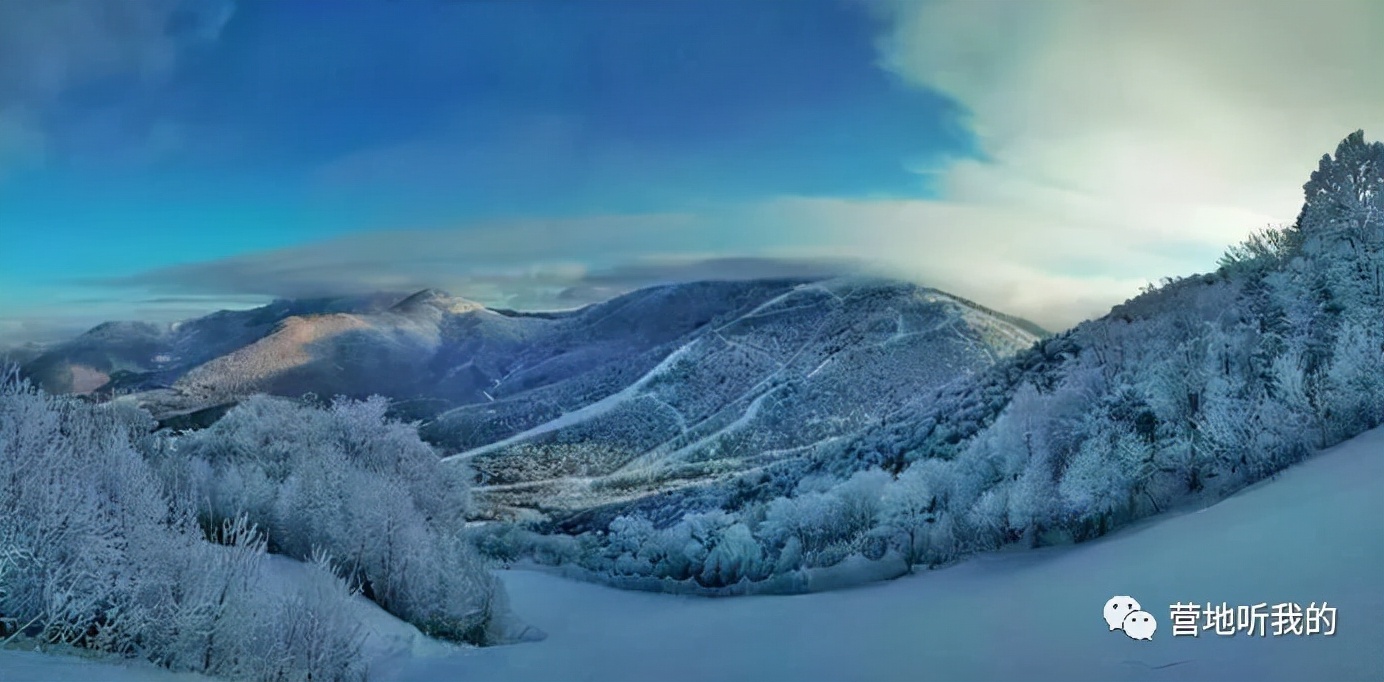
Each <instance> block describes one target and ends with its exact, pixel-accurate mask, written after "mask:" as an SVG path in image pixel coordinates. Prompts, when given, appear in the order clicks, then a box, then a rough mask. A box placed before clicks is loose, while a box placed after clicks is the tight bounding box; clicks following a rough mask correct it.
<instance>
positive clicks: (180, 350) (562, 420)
mask: <svg viewBox="0 0 1384 682" xmlns="http://www.w3.org/2000/svg"><path fill="white" fill-rule="evenodd" d="M392 301H393V302H386V299H385V298H382V297H375V298H368V299H342V300H335V301H316V302H280V303H276V304H274V305H273V306H269V307H266V308H262V309H257V310H254V311H243V312H234V313H230V312H228V313H217V314H215V315H211V316H208V317H205V318H200V319H198V320H192V321H189V322H186V323H183V324H181V325H178V326H177V327H176V328H171V329H161V328H158V327H155V326H153V325H103V326H102V327H100V328H97V329H96V330H93V331H92V332H90V333H88V334H87V335H84V336H83V337H81V338H79V339H76V340H74V341H72V342H69V343H68V344H64V345H62V346H59V347H58V348H55V349H53V350H52V351H50V352H49V353H48V354H46V355H45V356H44V357H42V358H40V359H38V360H36V361H34V362H32V363H30V365H29V366H28V368H27V369H28V372H29V373H30V374H31V375H33V374H41V375H42V376H45V377H49V379H50V380H49V381H48V382H47V383H48V384H49V385H51V386H56V387H57V388H59V389H61V390H69V389H74V388H81V389H83V390H85V391H91V390H95V389H97V388H100V389H101V390H103V391H109V390H112V389H119V390H121V391H135V393H134V394H133V395H131V396H128V397H127V398H124V399H125V400H129V401H133V402H137V403H138V404H140V405H142V406H144V407H146V408H147V409H149V410H150V411H152V412H153V413H154V414H155V416H156V417H158V418H160V419H163V420H164V421H165V423H168V424H173V425H176V426H179V427H183V426H191V425H205V423H206V422H207V421H209V420H211V419H215V418H217V417H219V415H220V414H221V413H223V412H224V409H225V408H224V406H227V405H229V404H232V403H235V402H238V401H239V400H241V399H243V398H244V397H245V396H247V395H250V394H253V393H257V392H265V393H270V394H276V395H285V396H290V397H298V396H301V395H303V394H306V393H313V394H316V395H319V396H324V397H326V396H332V395H338V394H343V395H349V396H355V397H364V396H368V395H371V394H380V395H385V396H388V397H390V398H392V399H393V400H394V408H393V409H394V410H395V412H396V413H398V414H400V415H402V416H405V417H408V418H412V419H425V420H430V421H429V423H427V424H425V426H424V428H423V431H422V433H423V436H424V437H425V438H426V439H428V440H429V441H431V442H433V443H435V444H437V445H439V446H441V447H442V449H443V450H444V451H446V452H448V453H460V454H458V455H456V456H455V457H454V458H453V460H452V461H455V462H465V463H467V464H469V465H470V466H471V467H472V469H473V470H475V471H477V472H479V474H480V479H481V483H482V485H483V487H482V488H481V489H479V490H478V493H479V494H480V495H481V497H482V499H484V500H487V501H489V502H490V503H492V504H493V505H495V506H496V507H499V508H501V509H503V508H506V507H528V508H532V507H536V506H542V507H543V508H545V509H546V510H549V511H562V512H571V511H581V510H588V509H592V508H595V507H600V506H605V505H612V504H621V503H623V502H625V501H631V500H637V499H640V498H644V497H647V496H648V495H650V494H652V493H655V492H659V491H667V490H670V489H678V488H683V487H687V486H689V485H697V484H704V483H707V482H710V481H716V480H720V479H723V478H725V477H726V476H728V475H733V474H743V473H745V472H750V471H755V470H757V469H759V468H762V467H763V466H765V465H768V464H783V463H784V462H785V461H787V460H792V459H794V458H796V457H800V456H801V455H803V454H804V453H806V452H807V451H809V450H810V449H811V448H813V447H814V446H817V445H820V444H822V443H826V442H830V441H832V440H834V439H838V438H841V437H843V436H845V435H848V434H854V433H856V432H860V431H862V430H866V429H870V428H872V427H873V426H876V425H878V423H879V420H880V419H881V418H882V417H883V416H884V415H885V414H887V413H889V412H892V411H894V410H896V409H897V407H898V406H899V405H901V404H905V403H909V402H915V401H917V400H919V399H920V398H921V397H925V396H928V395H930V394H931V393H932V392H933V390H934V389H936V388H937V387H939V386H942V385H945V384H947V383H949V382H952V381H954V380H956V379H958V378H961V377H964V376H967V375H970V374H972V373H974V372H977V371H980V370H983V369H984V368H986V367H988V366H990V365H992V364H993V363H994V362H995V361H997V360H999V359H1001V358H1005V357H1008V356H1010V355H1012V354H1013V353H1014V352H1016V351H1018V350H1021V349H1024V348H1027V347H1028V346H1030V345H1031V344H1032V343H1033V342H1034V340H1035V339H1036V338H1037V337H1036V336H1035V334H1034V332H1035V331H1041V330H1037V329H1036V328H1034V327H1033V326H1032V325H1030V324H1027V323H1025V322H1023V321H1021V320H1015V319H1013V318H1009V317H1006V316H1003V315H1000V314H998V313H995V312H993V311H990V310H987V309H985V308H982V307H980V306H978V305H976V304H973V303H971V302H969V301H965V300H962V299H958V298H955V297H952V296H949V295H947V294H944V293H942V292H938V291H935V290H931V289H926V288H923V287H919V286H916V285H911V284H904V283H899V282H892V281H886V280H874V279H863V278H839V279H831V280H822V281H805V280H762V281H748V282H693V283H685V284H674V285H666V286H659V287H653V288H649V289H644V290H640V291H636V292H633V293H630V294H626V295H624V296H620V297H617V298H615V299H612V300H610V301H608V302H606V303H602V304H598V305H594V306H590V307H587V308H584V309H582V310H579V311H571V312H566V313H550V314H524V313H515V312H512V311H493V310H489V309H486V308H484V307H482V306H480V305H477V304H475V303H472V302H470V301H465V300H463V299H458V298H454V297H451V296H449V295H447V294H445V293H443V292H439V291H434V290H427V291H422V292H419V293H417V294H414V295H412V296H409V297H407V298H403V299H402V300H400V299H399V298H398V297H395V298H394V299H392ZM64 372H66V374H64ZM78 379H81V380H82V381H80V382H79V381H78ZM74 382H75V383H74ZM78 383H80V384H81V385H80V386H78V385H77V384H78ZM448 408H452V409H448ZM439 413H440V414H439ZM434 417H435V419H434ZM603 513H604V512H603ZM604 515H605V516H608V515H609V514H608V513H604Z"/></svg>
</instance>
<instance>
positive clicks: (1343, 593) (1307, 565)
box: [377, 430, 1384, 682]
mask: <svg viewBox="0 0 1384 682" xmlns="http://www.w3.org/2000/svg"><path fill="white" fill-rule="evenodd" d="M1382 485H1384V430H1376V431H1373V432H1370V433H1367V434H1365V435H1363V436H1361V437H1358V438H1356V439H1353V440H1351V441H1349V442H1347V443H1345V444H1342V445H1340V446H1337V447H1335V448H1332V449H1330V450H1328V451H1326V452H1324V453H1322V454H1320V455H1318V456H1316V457H1314V458H1312V459H1310V460H1308V461H1307V462H1305V463H1303V464H1301V465H1299V466H1297V467H1294V468H1292V469H1290V470H1288V471H1285V472H1283V473H1282V474H1281V475H1280V476H1279V477H1278V478H1277V479H1275V480H1271V481H1266V482H1263V483H1261V484H1259V485H1257V486H1254V487H1253V488H1250V489H1247V490H1245V491H1243V492H1241V493H1240V494H1237V495H1235V496H1233V497H1231V498H1228V499H1226V500H1224V501H1222V502H1220V503H1218V504H1216V505H1214V506H1212V507H1210V508H1207V509H1204V510H1200V511H1192V512H1187V513H1182V514H1178V515H1168V516H1163V517H1160V518H1157V519H1153V520H1151V521H1149V522H1146V523H1144V524H1140V525H1138V526H1135V527H1132V528H1129V529H1126V530H1123V531H1120V532H1118V533H1115V534H1113V535H1111V536H1107V537H1106V538H1104V539H1102V540H1099V541H1095V542H1091V543H1087V544H1083V545H1077V546H1071V547H1060V548H1047V549H1041V550H1033V551H1013V552H1001V553H996V554H990V555H984V556H981V557H977V558H975V559H972V560H969V561H966V562H964V563H962V564H960V565H956V566H953V567H950V568H946V569H943V570H938V571H933V572H926V573H923V574H920V575H917V576H913V577H909V578H904V579H900V580H896V581H893V582H890V583H886V584H877V585H872V586H868V587H863V588H857V589H851V590H845V591H839V592H828V593H817V594H808V595H797V596H788V597H741V598H729V599H705V598H694V597H680V596H672V595H662V594H650V593H636V592H622V591H618V590H614V589H610V588H606V587H601V586H598V585H592V584H586V583H578V582H572V581H568V580H564V579H561V578H557V577H552V576H549V575H545V574H539V573H529V572H508V573H506V574H505V582H506V584H507V587H508V588H509V592H510V595H511V599H512V602H513V605H514V608H515V610H516V612H517V614H518V615H519V617H520V618H522V619H524V620H525V621H526V622H529V623H532V624H534V625H535V626H537V627H539V628H541V629H543V630H545V631H547V632H548V634H549V637H548V639H546V640H545V641H543V642H539V643H533V644H521V645H516V646H507V647H498V648H492V649H484V650H470V651H466V652H464V653H460V654H455V655H453V656H450V657H444V658H428V659H413V660H411V661H409V662H408V664H407V665H405V666H402V667H399V668H393V669H391V670H380V669H377V670H378V672H379V674H380V676H381V679H388V680H400V681H403V680H435V679H471V680H496V681H501V680H503V681H514V682H518V681H521V680H544V681H546V680H553V679H564V680H572V681H574V682H575V681H578V680H600V681H603V682H607V681H609V682H613V681H616V680H650V679H660V680H726V681H731V680H1016V679H1024V680H1228V679H1241V680H1245V679H1253V680H1304V681H1305V680H1335V681H1342V682H1344V681H1347V680H1372V681H1374V682H1378V681H1379V680H1381V679H1384V617H1381V615H1384V569H1381V566H1384V532H1381V531H1384V528H1381V526H1384V495H1380V494H1379V490H1380V488H1381V486H1382ZM1116 594H1128V595H1132V596H1134V597H1135V598H1136V599H1138V600H1140V602H1141V604H1142V605H1143V606H1144V608H1145V609H1147V610H1149V611H1151V612H1152V613H1153V615H1154V616H1155V617H1156V618H1157V619H1158V620H1159V629H1158V631H1157V633H1156V634H1155V635H1154V639H1153V641H1151V642H1137V641H1134V640H1131V639H1129V638H1127V637H1125V636H1124V635H1123V634H1122V633H1119V632H1110V631H1109V630H1108V629H1107V627H1106V625H1105V623H1104V621H1103V620H1102V617H1101V609H1102V607H1103V606H1104V604H1105V601H1106V600H1107V599H1108V598H1110V597H1111V596H1113V595H1116ZM1323 600H1325V601H1326V602H1327V603H1328V604H1331V605H1334V606H1336V607H1337V608H1338V612H1337V619H1338V625H1337V632H1336V634H1335V635H1334V636H1332V637H1322V636H1313V637H1304V636H1283V637H1277V638H1275V637H1265V638H1263V639H1259V638H1252V639H1251V638H1247V637H1245V636H1243V635H1241V636H1238V637H1233V638H1218V637H1216V636H1215V635H1214V634H1212V633H1204V634H1203V635H1202V636H1199V637H1197V638H1191V637H1177V638H1174V637H1172V636H1171V623H1170V622H1169V620H1168V617H1169V616H1168V607H1169V605H1170V604H1172V603H1174V602H1178V601H1193V602H1200V603H1203V604H1204V603H1206V602H1208V601H1209V602H1214V603H1217V604H1219V603H1220V602H1223V601H1224V602H1228V603H1229V604H1231V605H1232V606H1234V605H1239V604H1245V605H1253V604H1256V603H1259V602H1268V603H1269V604H1274V603H1278V602H1285V601H1288V602H1299V603H1301V604H1303V605H1304V606H1305V605H1307V604H1308V603H1309V602H1313V601H1315V602H1318V603H1320V602H1321V601H1323Z"/></svg>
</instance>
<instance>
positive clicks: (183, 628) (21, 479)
mask: <svg viewBox="0 0 1384 682" xmlns="http://www.w3.org/2000/svg"><path fill="white" fill-rule="evenodd" d="M145 418H146V419H147V417H145ZM146 425H147V424H145V423H144V422H143V421H142V420H141V419H140V415H139V414H138V413H135V412H130V411H126V410H122V409H112V408H110V407H109V406H96V405H91V404H89V403H85V402H81V401H77V400H71V399H65V398H56V397H52V396H48V395H45V394H43V393H41V392H39V391H37V390H35V389H33V388H32V387H31V386H29V385H28V384H26V383H23V382H19V381H16V380H14V379H13V378H10V379H6V380H4V381H0V509H4V510H5V513H4V514H0V637H6V638H8V637H15V636H27V637H32V638H36V639H37V640H39V641H41V642H48V643H62V644H69V645H74V646H79V647H86V648H91V649H97V650H102V651H108V652H113V653H116V654H120V655H127V656H139V657H143V658H147V659H149V660H151V661H154V662H156V663H158V664H160V665H163V666H166V667H169V668H173V669H177V670H195V671H201V672H206V673H210V674H214V675H223V676H227V677H233V678H242V679H275V680H309V679H311V680H357V679H362V678H363V676H364V666H363V661H362V659H361V656H360V653H359V646H360V637H359V633H358V631H357V628H356V626H355V625H354V624H353V623H351V622H349V620H348V619H347V618H346V616H345V613H346V611H345V610H344V605H345V604H346V603H347V602H346V600H347V598H348V597H349V596H350V592H349V590H348V589H347V587H346V584H345V583H344V582H342V581H341V580H340V579H339V578H337V577H336V576H335V575H332V574H330V573H323V574H322V575H321V576H320V579H319V580H317V581H316V585H315V587H314V589H313V590H310V591H309V592H307V593H305V594H302V595H298V596H297V597H295V599H296V601H295V602H293V603H284V602H283V600H274V599H270V598H267V597H266V596H265V595H263V594H261V592H260V591H259V589H258V586H257V584H258V581H259V576H260V564H261V562H262V560H263V558H264V550H265V546H264V540H263V536H262V534H260V533H259V532H258V531H257V530H255V528H254V527H253V526H251V525H250V524H249V523H248V522H247V521H246V520H245V519H244V518H243V517H235V518H229V519H227V520H226V522H225V523H224V524H222V525H220V526H218V527H217V528H216V535H217V536H218V538H217V539H218V540H219V544H213V543H212V542H209V541H208V540H207V538H206V537H205V536H204V533H203V530H202V528H200V527H199V526H198V524H197V522H196V519H195V517H194V515H193V514H192V511H191V508H190V507H187V506H185V505H182V504H180V503H179V502H178V501H176V500H174V499H172V498H170V497H168V496H166V495H165V493H164V491H163V489H162V487H161V485H160V482H159V480H158V478H157V477H156V475H155V474H154V472H153V471H152V470H151V469H150V467H149V466H148V464H147V462H146V461H145V459H144V458H143V457H142V456H141V453H140V451H139V449H138V448H136V443H135V442H134V441H133V440H132V437H131V436H132V435H133V434H146V435H147V432H145V431H144V430H143V429H144V426H146ZM143 445H148V443H144V444H143Z"/></svg>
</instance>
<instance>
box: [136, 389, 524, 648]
mask: <svg viewBox="0 0 1384 682" xmlns="http://www.w3.org/2000/svg"><path fill="white" fill-rule="evenodd" d="M387 407H388V405H387V403H386V402H385V401H384V400H383V399H378V398H373V399H370V400H366V401H360V402H357V401H350V400H344V399H339V400H337V401H335V402H333V403H332V404H331V405H330V406H329V407H327V408H325V409H320V408H316V407H312V406H309V405H303V404H298V403H295V402H293V401H289V400H284V399H279V398H269V397H265V396H257V397H253V398H250V399H248V400H247V401H245V402H244V403H242V404H241V405H239V406H237V407H236V408H234V409H232V410H231V411H230V412H228V413H227V414H226V416H225V417H223V418H222V419H221V420H220V421H218V422H217V423H216V424H214V425H213V426H211V427H210V428H208V429H204V430H202V431H198V432H194V433H191V434H188V435H185V436H183V437H181V439H180V440H179V442H178V443H177V450H176V456H177V457H178V462H179V463H180V464H179V463H168V462H165V463H164V464H163V466H161V470H162V471H165V472H168V471H173V472H176V473H174V474H172V478H173V479H175V480H182V481H188V482H189V483H190V486H191V488H192V490H191V492H190V494H191V495H192V497H193V498H194V499H197V500H200V501H202V503H203V504H204V505H205V506H204V509H203V512H204V519H205V520H206V521H208V522H209V523H213V524H215V523H220V522H221V521H222V520H224V519H227V518H233V517H235V516H238V515H242V514H243V515H246V516H248V518H250V519H251V520H252V521H253V522H255V523H257V524H259V525H260V526H261V527H262V528H264V529H266V532H267V534H268V541H269V548H270V549H271V550H272V551H276V552H282V553H284V554H286V555H288V556H291V557H294V558H298V559H301V560H307V559H308V558H310V557H311V556H312V555H313V553H314V552H316V551H318V550H325V551H327V552H329V553H330V554H331V555H332V556H333V557H335V560H336V561H337V562H338V563H339V564H340V565H341V566H342V567H343V570H345V571H346V573H347V576H348V578H349V579H350V580H353V581H356V582H359V583H360V584H361V586H362V590H363V592H364V594H365V595H366V596H367V597H368V598H370V599H372V600H374V601H375V602H377V603H378V604H380V606H382V607H384V608H385V609H386V610H388V611H390V612H391V613H393V614H395V615H397V616H399V617H400V618H403V619H404V620H407V621H409V622H411V623H413V624H415V625H417V626H418V627H419V628H420V629H422V630H423V631H424V632H425V633H427V634H430V635H433V636H439V637H445V638H449V639H456V640H465V641H470V642H476V643H485V642H489V641H493V640H494V639H495V638H496V637H498V636H499V635H498V633H496V632H495V631H493V630H492V628H493V627H494V626H495V624H496V622H497V619H498V618H499V617H500V616H502V615H503V611H504V606H503V595H502V593H501V591H500V590H501V588H500V586H499V585H498V582H497V581H496V580H495V579H494V577H493V576H491V575H490V574H489V572H488V571H487V569H486V566H485V564H484V562H483V561H482V560H481V559H480V557H479V556H478V555H477V554H476V553H475V552H474V550H473V548H472V547H471V546H470V544H469V541H468V539H467V537H466V534H465V532H464V522H465V516H464V513H465V510H466V507H467V505H468V503H469V490H468V485H467V482H466V479H465V475H464V472H463V471H461V470H460V469H458V468H457V467H455V466H450V465H446V464H443V463H442V462H441V461H440V459H439V458H438V457H437V454H436V453H435V452H434V451H433V450H432V448H431V447H430V446H428V445H427V444H425V443H423V442H422V441H421V440H419V439H418V435H417V432H416V430H415V428H414V427H413V426H411V425H408V424H402V423H398V422H394V421H391V420H389V419H387V418H386V410H387Z"/></svg>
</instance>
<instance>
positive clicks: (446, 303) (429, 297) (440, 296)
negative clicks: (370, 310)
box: [393, 289, 485, 314]
mask: <svg viewBox="0 0 1384 682" xmlns="http://www.w3.org/2000/svg"><path fill="white" fill-rule="evenodd" d="M423 306H430V307H432V308H436V309H438V310H441V311H443V312H446V313H453V314H460V313H469V312H471V311H473V310H483V309H484V308H485V306H483V305H481V304H479V303H476V302H475V301H471V300H467V299H464V298H459V297H457V296H453V295H451V294H449V293H447V292H445V291H443V290H441V289H423V290H422V291H419V292H417V293H414V294H412V295H410V296H409V297H408V298H405V299H404V300H402V301H399V302H398V303H396V304H394V307H393V310H394V311H395V312H401V313H406V312H410V311H416V310H419V309H421V308H422V307H423Z"/></svg>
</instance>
